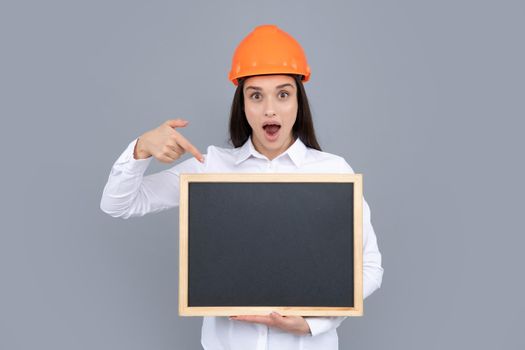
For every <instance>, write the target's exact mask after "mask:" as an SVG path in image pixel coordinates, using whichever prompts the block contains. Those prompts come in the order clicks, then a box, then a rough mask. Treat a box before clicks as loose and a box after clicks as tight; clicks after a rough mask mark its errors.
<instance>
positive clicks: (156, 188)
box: [100, 138, 206, 219]
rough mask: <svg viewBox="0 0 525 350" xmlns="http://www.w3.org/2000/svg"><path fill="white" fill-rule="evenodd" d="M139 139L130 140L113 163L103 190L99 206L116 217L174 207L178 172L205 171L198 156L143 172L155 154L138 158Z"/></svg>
mask: <svg viewBox="0 0 525 350" xmlns="http://www.w3.org/2000/svg"><path fill="white" fill-rule="evenodd" d="M137 140H138V138H137V139H135V140H133V141H132V142H130V143H129V145H128V146H127V148H126V149H125V150H124V152H122V154H121V155H120V156H119V157H118V159H117V160H116V161H115V163H114V164H113V167H112V168H111V171H110V173H109V177H108V180H107V183H106V185H105V187H104V190H103V192H102V199H101V201H100V209H101V210H102V211H103V212H105V213H106V214H109V215H111V216H113V217H120V218H123V219H127V218H130V217H135V216H143V215H145V214H148V213H154V212H159V211H161V210H165V209H169V208H173V207H176V206H178V205H179V174H181V173H200V172H204V168H205V166H206V155H205V154H203V156H204V164H203V163H201V162H199V161H198V160H197V159H195V157H191V158H188V159H186V160H184V161H182V162H180V163H178V164H176V165H174V166H173V167H171V168H169V169H166V170H163V171H160V172H157V173H154V174H151V175H147V176H144V172H145V171H146V169H147V168H148V166H149V164H150V163H151V160H152V159H153V157H149V158H146V159H135V157H134V156H133V153H134V149H135V145H136V143H137Z"/></svg>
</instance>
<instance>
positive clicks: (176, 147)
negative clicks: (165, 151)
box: [167, 141, 186, 155]
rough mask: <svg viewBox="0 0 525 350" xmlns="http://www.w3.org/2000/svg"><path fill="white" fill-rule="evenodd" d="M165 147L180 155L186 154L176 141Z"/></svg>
mask: <svg viewBox="0 0 525 350" xmlns="http://www.w3.org/2000/svg"><path fill="white" fill-rule="evenodd" d="M167 146H168V147H169V148H171V149H172V150H173V151H175V152H177V153H179V154H180V155H182V154H184V152H186V151H185V150H184V148H182V147H181V146H180V145H179V144H178V143H177V142H176V141H173V142H172V143H168V144H167Z"/></svg>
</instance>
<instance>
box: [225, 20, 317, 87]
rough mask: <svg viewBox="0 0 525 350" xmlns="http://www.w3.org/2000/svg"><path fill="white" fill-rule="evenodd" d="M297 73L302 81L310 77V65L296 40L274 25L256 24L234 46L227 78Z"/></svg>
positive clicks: (233, 79) (234, 82) (235, 78)
mask: <svg viewBox="0 0 525 350" xmlns="http://www.w3.org/2000/svg"><path fill="white" fill-rule="evenodd" d="M279 73H284V74H299V75H302V76H303V78H302V79H303V82H307V81H308V80H309V79H310V66H308V63H307V62H306V55H305V54H304V51H303V48H302V47H301V45H299V43H298V42H297V41H296V40H295V39H294V38H293V37H292V36H291V35H290V34H288V33H286V32H285V31H283V30H281V29H280V28H278V27H277V26H276V25H272V24H266V25H260V26H258V27H256V28H255V29H254V30H253V31H252V32H251V33H250V34H248V35H247V36H246V37H245V38H244V39H243V40H242V41H241V42H240V44H239V45H238V46H237V48H236V49H235V53H234V54H233V59H232V67H231V70H230V74H229V76H228V77H229V79H230V80H231V81H232V83H233V84H234V85H235V86H237V85H238V81H237V78H241V77H246V76H250V75H261V74H279Z"/></svg>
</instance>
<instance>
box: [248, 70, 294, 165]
mask: <svg viewBox="0 0 525 350" xmlns="http://www.w3.org/2000/svg"><path fill="white" fill-rule="evenodd" d="M243 93H244V112H245V114H246V118H247V120H248V124H250V126H251V128H252V140H253V144H254V146H255V149H256V150H257V151H258V152H259V153H261V154H264V155H265V156H266V157H268V159H270V160H271V159H273V158H275V157H277V156H278V155H279V154H281V153H282V152H284V151H286V149H287V148H288V147H290V146H291V145H292V143H293V141H294V139H293V134H292V127H293V125H294V123H295V119H296V118H297V108H298V104H297V86H296V84H295V80H294V78H292V77H290V76H288V75H258V76H253V77H249V78H247V79H246V81H245V82H244V87H243ZM272 125H273V126H272Z"/></svg>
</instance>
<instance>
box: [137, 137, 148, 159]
mask: <svg viewBox="0 0 525 350" xmlns="http://www.w3.org/2000/svg"><path fill="white" fill-rule="evenodd" d="M133 157H134V158H135V159H146V158H149V157H151V154H150V153H149V152H147V151H146V150H144V148H143V142H142V140H141V137H139V138H138V139H137V143H136V144H135V148H134V150H133Z"/></svg>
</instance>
